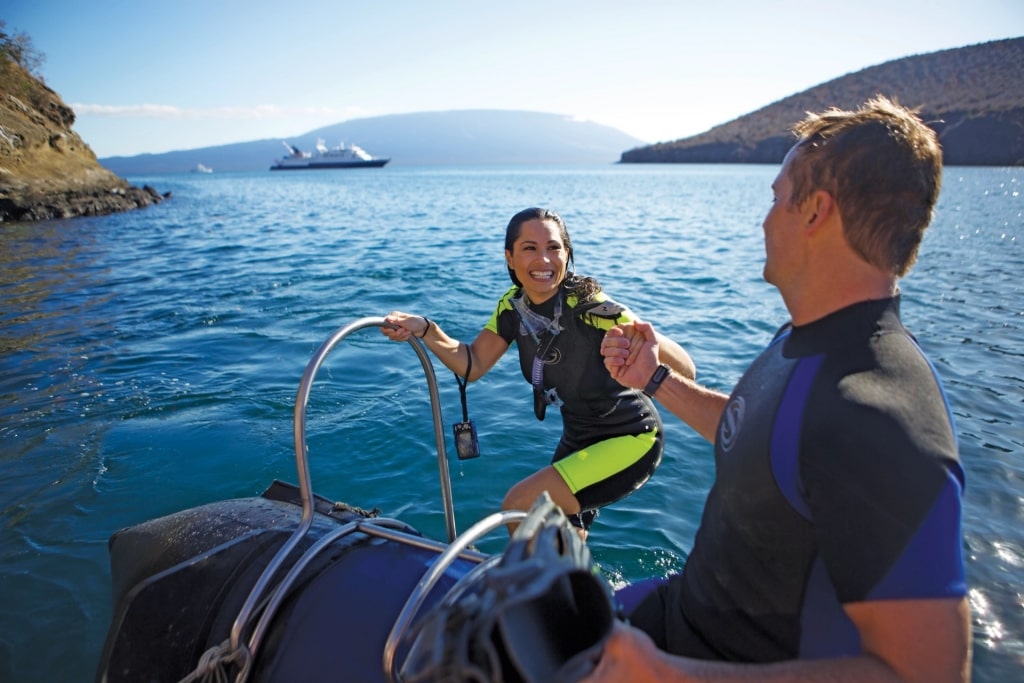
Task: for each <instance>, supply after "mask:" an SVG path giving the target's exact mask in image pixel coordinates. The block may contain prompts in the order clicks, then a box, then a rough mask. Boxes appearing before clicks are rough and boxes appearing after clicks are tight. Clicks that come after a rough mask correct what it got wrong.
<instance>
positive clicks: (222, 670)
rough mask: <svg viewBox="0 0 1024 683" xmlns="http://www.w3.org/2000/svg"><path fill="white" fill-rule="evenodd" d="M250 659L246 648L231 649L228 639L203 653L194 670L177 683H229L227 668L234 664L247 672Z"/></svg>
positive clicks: (243, 646)
mask: <svg viewBox="0 0 1024 683" xmlns="http://www.w3.org/2000/svg"><path fill="white" fill-rule="evenodd" d="M250 657H251V655H250V654H249V648H248V647H246V646H245V645H241V646H239V647H238V648H232V647H231V639H230V638H228V639H226V640H225V641H224V642H223V643H221V644H220V645H214V646H213V647H211V648H210V649H208V650H207V651H206V652H204V653H203V656H202V657H200V658H199V663H198V664H197V665H196V668H195V670H194V671H193V672H192V673H190V674H189V675H188V676H185V678H182V679H181V680H180V681H178V683H229V681H231V674H230V672H229V671H230V670H229V668H228V667H229V666H230V665H232V664H234V665H235V666H236V667H237V668H238V669H239V670H247V669H248V668H249V665H250V664H251V662H250V661H249V660H250Z"/></svg>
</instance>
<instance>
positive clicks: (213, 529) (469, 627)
mask: <svg viewBox="0 0 1024 683" xmlns="http://www.w3.org/2000/svg"><path fill="white" fill-rule="evenodd" d="M385 324H386V323H385V322H384V319H383V318H361V319H359V320H357V321H355V322H354V323H352V324H350V325H348V326H346V327H343V328H340V329H338V330H337V331H335V332H334V333H333V334H332V335H331V337H330V338H328V339H327V340H326V341H325V342H324V343H323V344H322V345H321V346H320V348H319V349H318V350H317V351H316V352H315V353H314V355H313V358H312V359H311V360H310V361H309V364H308V365H307V366H306V369H305V372H304V373H303V376H302V379H301V381H300V383H299V389H298V393H297V395H296V401H295V414H294V441H295V459H296V465H297V470H298V472H297V473H298V484H297V485H295V484H288V483H284V482H281V481H274V482H272V483H271V484H270V486H269V487H268V488H267V489H266V490H265V491H264V492H263V494H262V495H260V496H257V497H252V498H239V499H232V500H225V501H218V502H214V503H210V504H207V505H203V506H200V507H196V508H192V509H188V510H183V511H181V512H177V513H175V514H171V515H169V516H166V517H162V518H159V519H154V520H150V521H146V522H143V523H141V524H138V525H135V526H132V527H128V528H125V529H122V530H119V531H117V532H116V533H115V534H114V535H113V536H112V537H111V539H110V542H109V551H110V562H111V580H112V585H113V598H114V612H113V619H112V621H111V624H110V628H109V630H108V633H107V637H106V641H105V643H104V647H103V652H102V654H101V657H100V662H99V667H98V670H97V674H96V680H97V681H99V682H100V683H121V682H128V681H131V682H133V683H134V682H138V681H147V682H148V681H182V682H190V681H235V683H244V682H245V681H260V682H288V683H294V682H295V681H347V682H351V683H357V682H361V681H366V682H371V683H375V682H378V681H381V682H386V683H399V682H401V683H424V682H426V681H476V682H484V681H494V682H495V683H505V682H508V683H511V682H519V681H523V682H526V683H534V682H536V683H540V682H541V681H565V682H566V683H569V682H570V681H574V680H578V679H579V678H580V677H582V676H583V675H585V674H586V673H587V672H589V671H590V670H591V669H592V668H593V666H594V665H595V664H596V661H597V658H598V657H599V654H600V647H601V644H602V643H603V640H604V638H605V637H606V636H607V634H608V633H609V632H610V630H611V627H612V623H613V620H614V619H615V612H614V606H613V603H614V600H613V597H612V593H611V589H610V586H609V585H608V583H607V582H606V581H605V580H604V579H603V578H602V577H601V576H600V575H599V573H598V572H597V570H596V569H595V566H594V564H593V562H592V559H591V557H590V554H589V551H588V550H587V548H586V546H585V545H584V544H583V543H582V542H581V541H580V540H579V538H578V536H577V535H576V533H575V531H574V530H573V529H572V527H570V526H569V524H568V522H567V520H566V519H565V516H564V515H563V514H562V513H561V511H560V510H559V509H558V508H557V506H555V505H554V504H553V503H552V502H551V500H550V499H549V498H548V497H547V496H546V495H544V496H541V498H539V499H538V500H537V502H536V503H535V504H534V506H533V507H532V508H531V509H530V510H529V511H503V512H497V513H494V514H492V515H488V516H487V517H485V518H484V519H482V520H480V521H479V522H477V523H476V524H474V525H473V526H472V527H471V528H470V529H468V530H467V531H466V532H465V533H463V534H461V535H457V534H456V530H455V521H454V520H455V515H454V509H453V505H452V495H451V485H450V478H449V473H448V461H447V454H446V448H445V439H444V429H443V428H442V424H443V422H442V420H441V411H440V402H439V398H438V391H437V383H436V378H435V375H434V370H433V366H432V364H431V361H430V358H429V356H428V354H427V352H426V350H425V348H424V347H423V344H422V342H420V341H419V340H417V339H410V340H409V343H410V344H411V346H412V347H413V348H414V349H415V351H416V353H417V355H418V356H419V359H420V362H421V364H422V366H423V369H424V374H425V376H426V380H427V383H428V387H429V392H430V402H431V408H432V412H433V418H434V432H435V434H434V436H435V441H436V443H437V452H438V470H439V475H440V481H441V495H442V499H443V504H444V512H445V522H446V531H447V538H445V539H431V538H428V537H425V536H424V535H422V534H421V533H419V532H418V531H417V530H416V529H415V528H413V527H411V526H410V525H408V524H406V523H404V522H402V521H401V520H399V519H392V518H387V517H383V516H381V515H380V514H379V512H378V511H377V510H371V511H367V510H364V509H361V508H358V507H354V506H351V505H348V504H345V503H343V502H338V501H331V500H328V499H326V498H324V497H321V496H318V495H316V494H314V493H313V489H312V484H311V481H310V474H309V468H308V463H307V448H306V437H305V421H306V419H305V417H306V416H305V412H306V406H307V404H308V400H309V395H310V390H311V387H312V384H313V379H314V377H315V376H316V373H317V370H318V369H319V368H320V365H321V364H322V363H323V361H324V359H325V358H326V357H327V355H328V354H329V353H330V352H331V351H332V350H333V349H334V348H335V346H337V345H338V343H339V342H341V341H342V340H343V339H344V338H345V337H347V336H348V335H350V334H351V333H353V332H355V331H357V330H361V329H364V328H371V327H372V328H377V327H380V326H382V325H385ZM510 522H516V523H518V524H519V526H518V528H517V529H516V531H515V533H514V534H513V535H512V537H511V538H510V539H509V542H508V544H507V546H506V547H505V550H504V551H503V552H502V553H500V554H495V555H485V554H482V553H479V552H477V551H476V550H475V549H474V543H476V542H477V541H478V540H479V539H480V538H482V537H483V536H484V535H486V534H488V533H490V532H492V531H494V530H496V529H497V530H503V528H504V527H505V525H507V524H509V523H510Z"/></svg>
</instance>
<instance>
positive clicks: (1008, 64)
mask: <svg viewBox="0 0 1024 683" xmlns="http://www.w3.org/2000/svg"><path fill="white" fill-rule="evenodd" d="M876 94H882V95H887V96H889V97H895V98H896V99H897V100H898V101H899V102H900V103H901V104H903V105H905V106H908V107H920V108H921V116H922V118H923V119H924V121H925V122H927V123H928V125H930V126H931V127H932V128H933V129H934V130H935V131H936V132H937V133H938V134H939V139H940V140H941V143H942V148H943V160H944V163H946V164H948V165H971V166H975V165H978V166H1019V165H1024V37H1022V38H1010V39H1006V40H998V41H992V42H988V43H981V44H978V45H971V46H967V47H962V48H955V49H950V50H942V51H939V52H932V53H928V54H924V55H917V56H912V57H905V58H903V59H896V60H893V61H890V62H885V63H884V64H880V65H878V66H872V67H869V68H866V69H863V70H861V71H857V72H856V73H852V74H848V75H846V76H842V77H840V78H836V79H834V80H831V81H828V82H827V83H823V84H821V85H818V86H815V87H813V88H810V89H809V90H805V91H803V92H801V93H797V94H795V95H791V96H789V97H786V98H785V99H782V100H779V101H778V102H775V103H773V104H770V105H768V106H766V107H763V108H762V109H759V110H757V111H755V112H752V113H750V114H747V115H745V116H742V117H740V118H738V119H734V120H733V121H729V122H728V123H724V124H722V125H720V126H716V127H714V128H712V129H711V130H709V131H707V132H704V133H701V134H700V135H695V136H692V137H688V138H683V139H680V140H675V141H673V142H662V143H658V144H654V145H648V146H644V147H639V148H635V149H631V150H629V151H626V152H623V154H622V156H621V158H620V161H621V162H622V163H780V162H781V161H782V158H783V157H784V156H785V154H786V151H787V150H788V149H789V147H790V146H791V145H792V144H793V141H794V138H793V136H792V135H791V134H790V133H789V128H790V126H791V125H792V124H793V123H794V122H796V121H798V120H800V119H802V118H803V117H804V113H805V112H807V111H813V112H818V111H822V110H824V109H827V108H829V107H839V108H841V109H854V108H856V107H857V106H858V105H859V104H861V103H863V102H865V101H866V100H868V99H869V98H871V97H873V96H874V95H876Z"/></svg>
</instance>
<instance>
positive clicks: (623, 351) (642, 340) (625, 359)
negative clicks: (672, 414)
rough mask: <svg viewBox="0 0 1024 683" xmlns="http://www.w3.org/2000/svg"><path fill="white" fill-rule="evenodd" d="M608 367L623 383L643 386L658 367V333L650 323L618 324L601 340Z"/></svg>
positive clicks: (612, 374)
mask: <svg viewBox="0 0 1024 683" xmlns="http://www.w3.org/2000/svg"><path fill="white" fill-rule="evenodd" d="M601 355H602V356H604V366H605V368H607V369H608V372H609V373H610V374H611V376H612V377H613V378H614V379H615V380H616V381H617V382H618V383H619V384H621V385H623V386H626V387H630V388H632V389H643V388H644V387H645V386H646V385H647V382H648V381H649V380H650V379H651V375H652V374H654V370H655V368H657V367H658V336H657V335H656V334H655V332H654V327H653V326H652V325H651V324H650V323H646V322H642V321H640V320H634V321H632V322H628V323H623V324H620V325H616V326H615V327H613V328H611V329H610V330H608V332H606V333H605V335H604V339H603V340H602V341H601Z"/></svg>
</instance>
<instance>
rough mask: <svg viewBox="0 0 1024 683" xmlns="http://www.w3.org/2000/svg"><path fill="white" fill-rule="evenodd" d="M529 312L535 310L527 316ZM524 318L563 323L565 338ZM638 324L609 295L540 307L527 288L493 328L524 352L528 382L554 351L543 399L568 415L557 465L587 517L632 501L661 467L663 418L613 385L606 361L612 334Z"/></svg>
mask: <svg viewBox="0 0 1024 683" xmlns="http://www.w3.org/2000/svg"><path fill="white" fill-rule="evenodd" d="M517 297H519V300H518V301H516V299H517ZM524 305H525V306H526V307H528V310H526V309H522V307H523V306H524ZM517 306H518V307H519V308H520V310H523V313H520V310H517ZM563 309H564V310H563ZM556 313H560V314H557V315H556ZM524 314H525V315H526V316H527V317H529V318H534V317H535V316H539V318H537V319H538V320H543V321H545V322H547V323H548V324H551V323H556V324H557V328H558V330H559V331H558V332H557V334H554V335H548V334H545V333H538V332H537V330H536V328H535V327H531V326H530V321H529V320H527V321H526V322H525V323H524V320H523V318H524ZM634 319H635V317H634V316H633V314H632V313H630V311H629V310H628V309H626V308H625V307H623V306H620V305H618V304H616V303H615V302H613V301H611V300H609V299H607V298H606V297H605V296H604V295H603V294H602V293H598V294H597V295H596V296H595V297H594V299H593V301H591V302H588V303H586V304H580V302H579V301H578V300H577V298H576V297H575V296H573V295H572V294H567V293H566V292H565V290H564V289H560V290H559V292H558V294H557V295H556V296H554V297H551V299H549V300H548V301H545V302H544V303H542V304H539V305H534V304H533V303H530V302H528V301H526V300H525V298H524V297H523V294H522V290H521V289H520V288H519V287H512V288H511V289H509V290H508V292H506V293H505V295H504V296H502V297H501V299H500V300H499V301H498V305H497V307H496V308H495V311H494V314H493V315H492V316H491V319H490V321H489V322H488V323H487V325H486V329H488V330H490V331H492V332H494V333H495V334H497V335H498V336H500V337H501V338H502V339H504V340H505V341H506V342H507V343H508V344H509V345H511V344H512V343H513V342H514V343H515V344H516V345H517V346H518V349H519V364H520V368H521V369H522V372H523V377H525V378H526V380H527V381H528V382H532V380H533V373H534V360H535V358H537V357H538V350H539V349H541V348H542V347H546V351H545V353H543V356H544V357H543V359H542V361H543V372H542V375H543V376H542V383H543V384H542V386H540V387H538V388H537V392H539V393H540V392H542V398H540V399H539V400H542V401H543V402H544V403H546V404H550V405H555V406H558V407H559V408H560V410H561V414H562V437H561V440H560V441H559V443H558V447H557V448H556V449H555V453H554V455H553V456H552V459H551V462H552V464H553V465H554V467H555V469H556V470H557V471H558V472H559V474H560V475H561V476H562V479H563V480H564V481H565V483H566V484H567V485H568V486H569V488H570V490H571V491H572V492H573V494H575V496H576V499H577V500H578V501H579V503H580V506H581V507H582V509H583V510H584V511H592V510H596V509H597V508H600V507H603V506H605V505H608V504H610V503H613V502H615V501H617V500H619V499H621V498H623V497H625V496H627V495H629V494H630V493H632V492H633V491H635V490H636V489H638V488H640V486H641V485H643V483H644V482H646V481H647V480H648V479H649V478H650V476H651V475H652V474H653V473H654V470H655V469H656V468H657V467H658V465H659V464H660V463H661V455H662V450H663V440H664V436H663V430H662V425H661V418H660V417H659V415H658V411H657V410H656V409H655V408H654V405H653V403H652V402H651V400H650V399H649V398H647V397H646V396H644V395H643V394H642V393H641V392H639V391H636V390H634V389H628V388H625V387H623V386H622V385H620V384H619V383H618V382H616V381H615V380H614V379H612V377H611V375H610V374H609V373H608V371H607V370H606V369H605V367H604V358H603V357H602V356H601V340H602V339H603V338H604V334H605V332H606V331H607V330H608V329H610V328H611V327H613V326H614V325H617V324H619V323H623V322H628V321H631V320H634ZM592 518H593V516H592V514H591V515H589V516H586V515H585V516H584V519H585V520H588V521H589V519H592ZM574 522H576V520H574Z"/></svg>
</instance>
